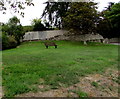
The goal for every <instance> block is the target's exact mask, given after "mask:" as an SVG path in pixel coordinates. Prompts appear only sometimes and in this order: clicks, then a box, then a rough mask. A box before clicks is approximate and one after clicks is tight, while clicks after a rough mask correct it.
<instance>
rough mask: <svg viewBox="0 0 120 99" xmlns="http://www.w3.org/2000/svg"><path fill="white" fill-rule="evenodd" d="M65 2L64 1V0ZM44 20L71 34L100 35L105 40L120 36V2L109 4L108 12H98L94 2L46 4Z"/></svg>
mask: <svg viewBox="0 0 120 99" xmlns="http://www.w3.org/2000/svg"><path fill="white" fill-rule="evenodd" d="M62 1H64V0H62ZM45 4H46V7H45V9H44V11H43V14H42V18H43V19H48V20H49V23H50V24H53V25H54V26H56V27H57V28H59V29H67V30H69V31H71V32H70V33H74V34H75V35H76V34H88V33H99V34H101V35H102V36H103V37H104V38H113V37H119V36H120V33H119V31H120V28H119V26H120V2H119V3H112V2H110V3H109V6H108V7H107V8H106V10H104V11H102V12H98V11H97V6H96V5H97V3H94V2H92V1H91V2H65V1H64V2H49V1H47V2H45Z"/></svg>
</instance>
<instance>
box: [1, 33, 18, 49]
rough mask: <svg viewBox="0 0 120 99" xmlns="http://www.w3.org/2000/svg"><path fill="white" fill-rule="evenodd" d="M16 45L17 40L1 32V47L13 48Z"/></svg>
mask: <svg viewBox="0 0 120 99" xmlns="http://www.w3.org/2000/svg"><path fill="white" fill-rule="evenodd" d="M16 46H17V41H16V40H15V38H14V37H13V36H8V35H6V34H5V33H2V49H3V50H4V49H9V48H15V47H16Z"/></svg>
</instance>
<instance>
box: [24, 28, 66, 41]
mask: <svg viewBox="0 0 120 99" xmlns="http://www.w3.org/2000/svg"><path fill="white" fill-rule="evenodd" d="M65 32H66V31H65V30H49V31H33V32H27V33H25V35H24V39H23V41H28V40H45V39H49V38H51V37H54V36H57V35H63V34H65Z"/></svg>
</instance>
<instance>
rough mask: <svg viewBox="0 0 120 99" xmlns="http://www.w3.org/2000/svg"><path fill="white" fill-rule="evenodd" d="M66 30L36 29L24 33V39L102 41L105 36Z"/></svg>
mask: <svg viewBox="0 0 120 99" xmlns="http://www.w3.org/2000/svg"><path fill="white" fill-rule="evenodd" d="M67 33H68V31H66V30H50V31H36V32H34V31H33V32H27V33H25V35H24V39H23V41H31V40H72V41H84V42H85V43H86V41H93V42H101V41H104V42H106V41H105V40H104V38H103V37H102V36H101V35H99V34H85V35H68V34H67Z"/></svg>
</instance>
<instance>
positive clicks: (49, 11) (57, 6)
mask: <svg viewBox="0 0 120 99" xmlns="http://www.w3.org/2000/svg"><path fill="white" fill-rule="evenodd" d="M62 1H64V2H49V1H47V2H45V4H47V5H46V7H45V9H44V11H43V14H42V18H48V20H49V21H50V24H54V26H56V27H58V28H59V29H61V28H62V25H63V17H65V13H66V12H67V11H68V8H69V5H70V2H65V0H62Z"/></svg>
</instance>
